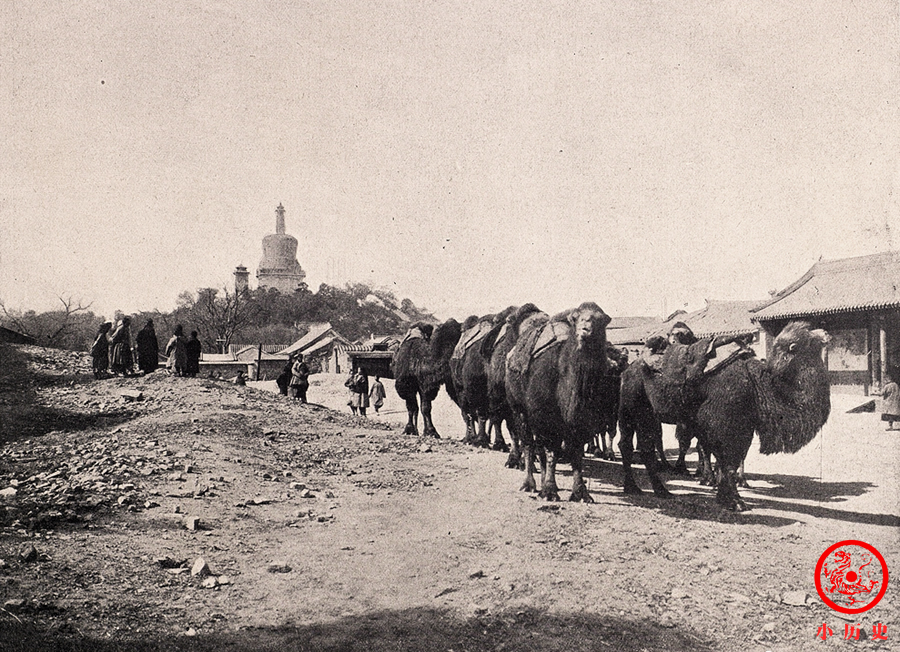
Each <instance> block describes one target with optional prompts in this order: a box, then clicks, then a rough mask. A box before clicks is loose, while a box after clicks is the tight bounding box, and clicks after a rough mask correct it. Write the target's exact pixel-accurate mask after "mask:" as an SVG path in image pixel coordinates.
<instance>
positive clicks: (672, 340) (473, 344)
mask: <svg viewBox="0 0 900 652" xmlns="http://www.w3.org/2000/svg"><path fill="white" fill-rule="evenodd" d="M609 322H610V317H609V316H608V315H606V313H604V312H603V310H602V309H601V308H600V307H599V306H598V305H597V304H595V303H592V302H586V303H582V304H581V305H580V306H578V307H577V308H574V309H572V310H567V311H565V312H562V313H560V314H557V315H554V316H550V315H548V314H546V313H544V312H542V311H540V310H539V309H538V308H537V307H536V306H535V305H533V304H525V305H523V306H519V307H509V308H507V309H506V310H504V311H503V312H501V313H499V314H496V315H487V316H484V317H474V316H473V317H469V318H468V319H466V320H465V322H464V323H462V324H460V323H459V322H457V321H456V320H454V319H449V320H447V321H446V322H444V323H443V324H440V325H438V326H436V327H434V326H432V325H430V324H425V323H417V324H415V325H414V326H412V327H411V328H410V329H409V332H408V333H407V334H406V336H405V337H404V338H403V340H402V342H401V343H400V347H399V349H398V350H397V352H396V354H395V356H394V358H393V361H392V371H393V375H394V379H395V387H396V391H397V393H398V394H399V396H400V398H402V399H403V400H404V401H405V402H406V407H407V411H408V416H409V420H408V423H407V425H406V430H405V432H406V433H407V434H410V435H415V436H418V435H419V430H418V415H419V411H420V409H421V413H422V421H423V425H424V431H423V435H424V436H430V437H439V434H438V432H437V430H436V429H435V427H434V424H433V422H432V420H431V404H432V401H434V400H435V398H436V396H437V394H438V392H439V390H440V388H441V386H444V387H445V389H446V391H447V393H448V395H449V396H450V398H451V399H452V400H453V401H454V402H455V403H456V404H457V405H458V406H459V409H460V411H461V412H462V417H463V421H464V424H465V430H466V435H465V438H464V441H465V442H467V443H469V444H472V445H474V446H482V447H491V448H493V449H494V450H498V451H504V452H505V451H508V452H509V457H508V459H507V466H510V467H513V468H522V469H524V472H525V480H524V482H523V485H522V490H523V491H528V492H533V491H536V490H538V487H537V484H536V481H535V477H534V473H535V463H536V460H537V461H538V462H539V463H540V468H541V481H540V489H539V495H540V496H541V497H542V498H544V499H546V500H548V501H558V500H559V499H560V496H559V488H558V487H557V484H556V465H557V463H558V462H560V461H563V462H566V463H568V464H570V465H571V467H572V490H571V494H570V496H569V500H571V501H584V502H586V503H592V502H594V501H593V499H592V498H591V495H590V493H588V490H587V486H586V484H585V481H584V477H583V460H584V455H585V450H586V449H587V450H588V451H590V452H594V453H597V454H599V455H601V456H603V457H605V458H606V459H615V455H614V453H613V452H612V438H613V436H614V435H615V433H616V427H617V424H618V428H619V430H620V432H621V437H620V442H619V450H620V453H621V457H622V466H623V468H624V472H625V483H624V487H623V488H624V491H625V493H628V494H639V493H642V491H641V489H640V488H639V487H638V485H637V483H636V482H635V479H634V475H633V471H632V462H633V458H634V451H635V448H634V439H635V437H636V439H637V450H638V451H639V452H640V459H641V463H642V464H643V465H644V467H645V468H646V471H647V474H648V476H649V478H650V483H651V485H652V487H653V491H654V493H655V494H656V495H657V496H659V497H662V498H668V497H670V496H671V494H670V492H669V491H668V489H666V486H665V483H664V482H663V481H662V479H661V478H660V475H659V473H660V470H661V469H663V468H667V467H668V462H667V461H666V458H665V455H664V454H663V451H662V425H661V424H662V423H668V424H676V426H677V430H676V433H677V438H678V441H679V447H680V454H679V463H678V464H677V465H676V469H677V468H681V469H684V468H685V465H684V454H685V452H686V451H687V450H688V447H689V445H690V443H691V442H692V441H693V440H696V441H697V443H698V445H697V450H698V452H699V454H700V457H701V464H700V470H702V471H703V476H704V478H705V480H706V482H712V483H715V484H716V486H717V501H718V502H719V503H720V504H721V505H723V506H724V507H726V508H727V509H730V510H735V511H743V510H746V509H748V507H747V505H746V504H745V503H744V502H743V500H741V497H740V494H739V493H738V485H739V483H740V480H741V475H740V470H741V466H742V464H743V461H744V458H745V456H746V455H747V452H748V451H749V449H750V445H751V443H752V440H753V434H754V432H756V433H758V434H759V438H760V452H761V453H762V454H772V453H779V452H785V453H796V452H797V451H799V450H800V449H801V448H803V447H804V446H805V445H806V444H808V443H809V442H810V441H812V439H813V438H814V437H815V436H816V434H817V433H818V432H819V430H820V429H821V428H822V426H823V425H824V424H825V422H826V420H827V419H828V415H829V412H830V409H831V405H830V393H829V383H828V376H827V372H826V368H825V364H824V362H823V360H822V349H823V347H824V346H825V344H826V343H827V339H828V337H827V335H826V333H825V332H824V331H822V330H814V329H812V328H811V327H810V325H809V324H808V323H806V322H800V321H795V322H790V323H788V324H787V326H785V327H784V328H783V329H782V331H781V333H780V334H779V335H778V336H777V337H776V339H775V341H774V346H773V351H772V355H770V356H768V359H766V360H765V361H762V360H760V359H758V358H757V357H755V353H754V352H753V350H752V349H751V348H749V347H748V346H747V345H746V342H744V341H742V338H741V337H739V336H737V337H718V338H706V339H700V340H698V339H697V338H695V337H693V334H692V333H690V331H689V329H686V327H685V328H674V329H673V332H671V333H670V334H669V336H668V337H658V338H651V339H649V340H648V341H647V342H646V344H645V350H644V351H643V352H642V355H641V356H639V358H638V359H637V360H635V361H634V362H632V363H630V364H628V363H627V359H626V358H625V356H623V355H622V353H621V351H619V350H618V349H617V348H616V347H614V346H612V345H610V344H608V342H607V337H606V327H607V325H608V324H609ZM678 326H683V325H681V324H679V325H678ZM504 422H505V423H506V429H507V432H508V435H509V443H508V444H507V442H506V440H505V439H504V436H503V434H502V430H501V424H502V423H504ZM492 436H493V443H492ZM607 437H608V438H609V443H608V444H607V441H606V440H607ZM657 454H659V456H660V457H661V461H658V460H657ZM712 460H715V463H714V464H715V466H714V467H713V461H712ZM713 468H715V472H714V473H713Z"/></svg>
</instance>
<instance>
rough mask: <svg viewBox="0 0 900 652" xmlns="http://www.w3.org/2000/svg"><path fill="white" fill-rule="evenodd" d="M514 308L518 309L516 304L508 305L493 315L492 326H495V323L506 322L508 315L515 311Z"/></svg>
mask: <svg viewBox="0 0 900 652" xmlns="http://www.w3.org/2000/svg"><path fill="white" fill-rule="evenodd" d="M516 310H518V308H517V307H516V306H509V307H508V308H506V309H504V310H501V311H500V312H498V313H497V314H496V315H494V318H493V320H492V323H493V324H494V326H496V325H497V324H506V323H508V322H509V318H510V316H512V315H514V314H515V313H516Z"/></svg>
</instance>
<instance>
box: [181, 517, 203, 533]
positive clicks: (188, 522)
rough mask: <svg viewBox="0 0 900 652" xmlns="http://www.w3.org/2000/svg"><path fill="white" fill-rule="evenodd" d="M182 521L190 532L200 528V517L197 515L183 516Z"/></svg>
mask: <svg viewBox="0 0 900 652" xmlns="http://www.w3.org/2000/svg"><path fill="white" fill-rule="evenodd" d="M182 523H184V527H185V528H187V529H188V530H191V531H192V532H195V531H197V530H199V529H200V517H199V516H185V517H184V519H183V520H182Z"/></svg>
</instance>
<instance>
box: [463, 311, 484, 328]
mask: <svg viewBox="0 0 900 652" xmlns="http://www.w3.org/2000/svg"><path fill="white" fill-rule="evenodd" d="M479 321H481V317H479V316H478V315H469V316H468V317H466V319H465V321H464V322H463V323H462V329H463V331H467V330H469V329H470V328H472V327H473V326H475V325H476V324H477V323H478V322H479Z"/></svg>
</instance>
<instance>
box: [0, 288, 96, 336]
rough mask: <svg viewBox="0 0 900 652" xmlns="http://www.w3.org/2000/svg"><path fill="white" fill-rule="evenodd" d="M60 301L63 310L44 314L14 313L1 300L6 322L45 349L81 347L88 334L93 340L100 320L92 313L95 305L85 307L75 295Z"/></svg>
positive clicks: (28, 311) (0, 305)
mask: <svg viewBox="0 0 900 652" xmlns="http://www.w3.org/2000/svg"><path fill="white" fill-rule="evenodd" d="M58 298H59V301H60V303H61V304H62V309H60V310H50V311H48V312H42V313H38V312H35V311H34V310H27V311H24V312H23V311H21V310H10V309H9V308H7V307H6V304H4V303H3V301H0V311H2V313H3V321H5V322H6V323H7V324H9V325H10V326H11V327H12V328H13V329H15V330H17V331H19V332H20V333H24V334H25V335H30V336H31V337H33V338H34V339H35V341H36V342H37V343H38V344H40V345H42V346H50V347H58V348H80V347H81V346H82V345H83V342H82V340H83V339H84V338H85V333H84V332H87V337H88V338H90V336H91V332H90V331H91V330H92V329H94V328H96V325H95V324H94V322H95V321H96V317H95V316H94V314H93V313H92V312H90V308H91V304H87V305H83V304H82V303H81V301H80V300H79V301H76V300H75V299H73V298H72V297H71V296H70V297H67V298H63V297H58ZM83 331H84V332H83Z"/></svg>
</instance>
